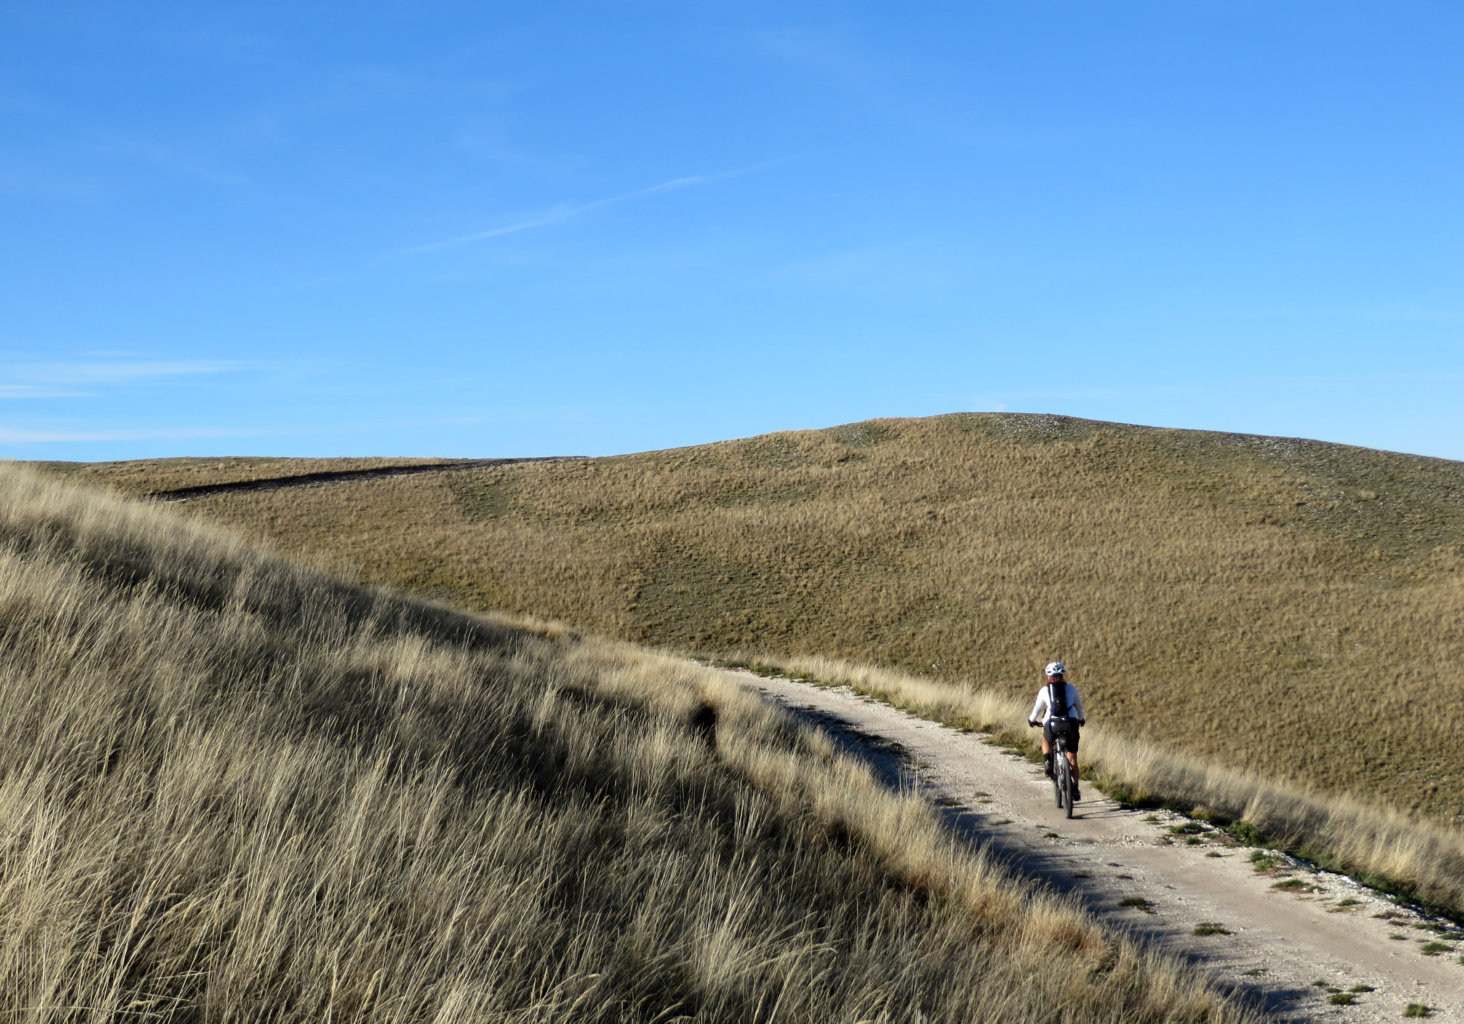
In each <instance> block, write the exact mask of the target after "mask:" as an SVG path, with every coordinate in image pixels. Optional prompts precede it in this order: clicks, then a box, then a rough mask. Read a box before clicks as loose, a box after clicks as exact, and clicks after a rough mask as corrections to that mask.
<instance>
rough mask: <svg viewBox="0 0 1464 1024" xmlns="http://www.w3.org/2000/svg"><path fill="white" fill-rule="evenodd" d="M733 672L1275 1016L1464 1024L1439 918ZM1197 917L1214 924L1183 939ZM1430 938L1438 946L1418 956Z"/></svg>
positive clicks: (922, 727)
mask: <svg viewBox="0 0 1464 1024" xmlns="http://www.w3.org/2000/svg"><path fill="white" fill-rule="evenodd" d="M734 674H735V675H737V676H738V678H739V679H740V680H741V681H742V682H743V683H744V685H747V686H750V687H752V688H754V689H756V690H758V691H759V692H761V693H762V694H764V695H765V696H767V697H769V698H771V699H773V700H775V701H777V702H778V703H780V704H782V705H784V706H786V707H788V708H789V709H791V710H792V711H794V712H795V713H797V714H798V715H799V716H800V717H802V718H803V719H805V720H806V721H809V722H812V723H813V724H816V725H818V726H819V727H821V728H824V729H826V730H828V731H829V732H831V733H833V734H834V735H835V736H837V737H838V738H839V739H840V740H841V741H842V742H843V743H845V744H846V745H847V746H848V747H850V748H851V749H854V750H856V751H857V752H859V753H860V754H862V755H863V756H865V757H867V758H869V759H870V760H871V762H872V763H873V764H875V766H876V767H877V768H879V770H880V771H881V772H882V773H883V774H884V776H885V777H886V778H887V779H888V780H889V781H890V782H891V783H892V784H903V785H913V786H915V787H917V788H918V790H919V791H921V792H923V793H924V794H925V795H926V796H928V797H929V798H930V799H931V800H932V801H933V802H935V803H936V804H937V805H938V806H941V807H943V809H944V813H945V814H946V817H947V819H948V821H949V822H950V824H951V825H952V827H954V828H955V829H956V830H957V831H958V832H960V833H961V834H962V835H963V836H965V837H966V838H968V839H969V840H970V841H971V842H973V843H974V844H976V845H978V846H981V847H985V848H988V849H990V850H991V851H992V852H993V853H995V854H996V855H997V856H998V857H999V858H1001V859H1002V860H1004V861H1005V862H1007V863H1009V864H1011V865H1012V866H1013V867H1015V868H1016V869H1017V870H1018V871H1020V872H1021V873H1023V874H1026V875H1030V876H1034V877H1037V878H1039V879H1042V880H1043V881H1045V882H1046V883H1047V884H1049V885H1051V886H1053V887H1054V888H1057V889H1060V890H1062V891H1064V892H1069V893H1072V894H1073V895H1074V896H1075V897H1076V898H1077V899H1078V900H1080V901H1081V902H1082V903H1083V904H1084V905H1085V906H1086V907H1087V908H1088V909H1089V910H1090V911H1092V912H1093V913H1094V914H1095V915H1096V916H1098V917H1099V918H1100V919H1102V920H1103V921H1104V922H1105V923H1107V924H1111V925H1118V926H1120V927H1123V928H1126V929H1128V930H1130V931H1131V932H1133V933H1134V934H1135V935H1138V936H1140V937H1142V938H1143V939H1144V940H1146V941H1149V942H1152V943H1154V944H1156V945H1158V946H1160V947H1161V948H1163V949H1166V950H1168V951H1171V952H1175V953H1178V954H1181V955H1182V956H1184V957H1186V958H1187V959H1189V960H1190V961H1191V962H1193V963H1194V964H1195V965H1196V969H1199V970H1206V971H1209V972H1211V973H1213V974H1214V975H1215V976H1217V977H1218V978H1220V979H1221V980H1222V981H1223V982H1224V983H1226V984H1228V985H1232V986H1235V987H1238V988H1242V989H1244V990H1246V991H1248V992H1250V993H1252V994H1254V995H1255V997H1256V998H1258V999H1259V1000H1260V1001H1261V1002H1262V1004H1263V1005H1264V1006H1265V1007H1266V1008H1267V1009H1268V1010H1270V1011H1271V1012H1272V1013H1274V1014H1276V1015H1277V1017H1278V1018H1280V1019H1282V1020H1307V1021H1311V1020H1328V1021H1339V1022H1341V1021H1347V1022H1354V1021H1355V1022H1366V1024H1373V1022H1382V1021H1397V1020H1400V1019H1402V1017H1403V1012H1404V1010H1405V1008H1406V1007H1407V1006H1408V1005H1409V1004H1410V1003H1418V1004H1423V1005H1426V1006H1429V1007H1432V1008H1434V1013H1433V1014H1432V1015H1431V1016H1430V1017H1429V1018H1428V1019H1430V1020H1436V1021H1454V1022H1464V964H1461V962H1460V959H1461V955H1464V943H1461V942H1460V941H1459V939H1458V938H1454V936H1458V937H1459V938H1464V935H1461V933H1460V931H1459V930H1458V929H1455V928H1452V927H1450V926H1449V923H1448V922H1444V921H1439V920H1437V919H1430V918H1427V917H1425V916H1423V915H1421V914H1418V913H1416V912H1414V911H1412V910H1408V909H1405V908H1400V907H1398V906H1396V905H1395V904H1393V903H1392V902H1391V901H1390V900H1388V899H1386V898H1385V897H1382V896H1379V895H1378V894H1376V893H1374V892H1372V891H1371V890H1368V889H1366V888H1364V887H1363V886H1361V885H1359V884H1358V883H1356V882H1354V881H1352V880H1351V879H1348V878H1345V877H1343V876H1340V875H1333V874H1327V873H1324V872H1318V871H1315V870H1313V869H1311V868H1309V867H1308V866H1307V865H1305V864H1301V863H1300V862H1296V861H1291V860H1289V859H1287V858H1284V857H1279V855H1278V857H1279V860H1280V863H1279V864H1278V865H1277V866H1276V867H1275V868H1272V869H1271V870H1269V871H1258V870H1257V869H1256V867H1255V865H1254V864H1253V863H1252V861H1251V854H1252V851H1251V850H1250V849H1249V848H1247V847H1243V846H1238V845H1234V844H1233V843H1232V842H1231V841H1230V840H1229V838H1228V837H1227V836H1225V835H1224V834H1222V833H1220V832H1218V831H1214V830H1210V829H1209V828H1208V826H1203V825H1201V824H1200V823H1195V822H1190V821H1189V819H1186V818H1183V817H1181V816H1179V815H1175V814H1169V813H1166V812H1162V811H1161V812H1157V813H1150V812H1146V811H1130V810H1124V809H1123V808H1121V807H1119V806H1118V804H1116V803H1114V802H1113V801H1111V800H1107V799H1104V798H1103V794H1102V793H1100V792H1098V791H1097V790H1095V789H1093V788H1092V787H1090V786H1085V787H1084V793H1083V795H1084V797H1085V799H1084V800H1083V801H1082V802H1080V803H1079V804H1078V805H1077V807H1078V810H1077V814H1076V816H1075V817H1074V818H1073V819H1072V820H1071V821H1068V820H1066V819H1065V818H1063V817H1062V815H1061V813H1060V812H1059V811H1058V810H1057V808H1056V807H1055V806H1054V804H1053V799H1052V787H1051V784H1050V783H1048V782H1047V780H1046V779H1045V778H1043V776H1042V773H1041V771H1040V769H1039V768H1037V767H1034V766H1033V765H1031V764H1030V763H1029V762H1028V761H1026V760H1025V759H1024V758H1021V757H1018V756H1016V755H1013V754H1009V753H1006V752H1004V751H1002V750H1000V749H998V748H997V747H995V746H992V745H990V744H988V743H986V742H984V740H983V737H981V736H980V735H979V734H970V733H961V732H958V731H956V730H954V729H949V728H946V727H944V726H941V725H937V724H934V723H931V722H927V721H923V720H921V719H918V718H915V717H913V716H911V715H907V714H905V713H904V712H902V711H898V710H895V709H893V708H891V707H889V706H887V705H885V704H881V703H878V702H876V701H873V700H870V699H868V698H864V697H860V696H858V695H856V694H854V693H853V692H852V691H851V690H849V689H847V688H839V689H828V688H823V687H818V686H813V685H810V684H806V683H798V682H794V681H792V680H784V679H765V678H760V677H758V676H753V675H750V674H747V673H734ZM1178 829H1204V830H1205V831H1200V832H1189V833H1186V832H1180V831H1175V830H1178ZM1191 839H1193V840H1194V842H1190V840H1191ZM1278 885H1289V886H1292V887H1294V888H1293V889H1291V890H1288V889H1285V888H1278V887H1277V886H1278ZM1141 900H1142V901H1147V902H1148V906H1147V908H1146V907H1144V906H1142V905H1141V904H1139V903H1138V901H1141ZM1125 901H1128V903H1125ZM1344 901H1355V902H1344ZM1206 924H1210V925H1218V926H1219V927H1220V928H1222V929H1224V932H1223V933H1222V932H1215V933H1212V934H1208V935H1197V934H1195V931H1196V929H1197V928H1199V927H1200V926H1201V925H1206ZM1437 929H1444V931H1442V932H1440V931H1439V930H1437ZM1429 942H1434V943H1435V944H1436V945H1442V946H1448V947H1449V950H1448V951H1447V952H1442V953H1440V954H1437V955H1433V956H1429V955H1426V954H1425V953H1424V950H1425V949H1426V948H1429V947H1427V946H1426V945H1425V944H1426V943H1429ZM1362 985H1366V986H1371V988H1372V991H1368V992H1356V993H1352V994H1353V996H1354V998H1355V1000H1356V1001H1355V1002H1354V1003H1352V1004H1351V1005H1339V1004H1334V1003H1333V1002H1332V1001H1331V1000H1332V997H1333V996H1334V995H1346V994H1347V993H1348V992H1349V990H1351V989H1353V988H1354V987H1356V986H1362Z"/></svg>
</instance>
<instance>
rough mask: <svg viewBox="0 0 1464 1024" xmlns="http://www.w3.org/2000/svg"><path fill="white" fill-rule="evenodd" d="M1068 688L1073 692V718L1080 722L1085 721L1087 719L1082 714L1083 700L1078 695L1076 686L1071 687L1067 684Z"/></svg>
mask: <svg viewBox="0 0 1464 1024" xmlns="http://www.w3.org/2000/svg"><path fill="white" fill-rule="evenodd" d="M1069 688H1070V689H1071V690H1072V691H1073V699H1072V712H1073V717H1074V718H1076V719H1077V720H1078V721H1080V722H1081V721H1083V720H1085V719H1086V718H1087V717H1088V716H1087V715H1085V714H1083V698H1082V696H1081V695H1080V694H1079V693H1078V688H1077V687H1076V686H1072V684H1069Z"/></svg>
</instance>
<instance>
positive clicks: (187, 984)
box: [0, 467, 1248, 1024]
mask: <svg viewBox="0 0 1464 1024" xmlns="http://www.w3.org/2000/svg"><path fill="white" fill-rule="evenodd" d="M0 810H3V813H0V821H3V822H4V827H3V829H0V1013H3V1014H4V1016H5V1017H6V1018H7V1019H13V1020H22V1021H61V1020H64V1021H76V1020H97V1021H102V1020H107V1021H126V1020H143V1019H147V1020H160V1021H176V1022H185V1021H186V1022H211V1021H251V1022H253V1021H260V1020H271V1021H281V1022H287V1021H321V1020H343V1021H344V1020H350V1021H359V1022H371V1021H382V1022H385V1021H393V1022H394V1021H424V1022H425V1021H433V1022H441V1024H448V1022H452V1021H473V1022H483V1021H498V1022H525V1024H527V1022H530V1021H532V1022H535V1024H538V1022H555V1021H576V1022H579V1021H586V1022H590V1021H593V1022H600V1021H604V1022H612V1021H649V1020H668V1021H669V1020H699V1021H729V1022H731V1021H737V1022H742V1021H760V1020H766V1021H772V1020H778V1021H793V1022H800V1021H849V1022H853V1021H856V1020H858V1021H893V1020H901V1021H903V1020H909V1019H912V1017H913V1016H914V1015H916V1014H917V1013H918V1015H919V1016H920V1019H923V1020H929V1021H967V1020H983V1021H999V1022H1011V1024H1036V1022H1038V1021H1064V1022H1070V1024H1087V1022H1095V1024H1096V1022H1099V1021H1112V1022H1115V1024H1117V1022H1125V1024H1146V1022H1154V1024H1161V1022H1174V1024H1179V1022H1200V1021H1211V1022H1215V1024H1220V1022H1231V1021H1234V1022H1236V1024H1240V1022H1242V1021H1245V1020H1247V1019H1248V1018H1247V1017H1246V1015H1245V1014H1243V1013H1242V1012H1240V1011H1239V1010H1237V1009H1235V1008H1234V1007H1233V1006H1231V1005H1228V1004H1227V1003H1225V1001H1224V1000H1222V999H1220V998H1218V997H1216V996H1215V995H1214V994H1212V993H1210V992H1207V991H1206V990H1205V989H1204V987H1203V986H1202V985H1199V984H1196V983H1195V982H1194V981H1193V980H1192V978H1191V975H1192V972H1188V971H1186V970H1184V969H1182V968H1178V967H1176V966H1174V965H1169V964H1165V963H1162V962H1159V961H1155V960H1151V959H1148V958H1145V957H1143V956H1141V955H1139V954H1138V953H1136V952H1135V950H1134V949H1133V948H1132V947H1130V946H1129V945H1127V944H1126V943H1125V942H1123V941H1121V940H1117V939H1113V938H1111V937H1107V936H1105V935H1103V934H1102V933H1100V932H1099V931H1097V930H1096V929H1095V928H1094V927H1093V926H1092V925H1091V924H1090V923H1088V922H1087V921H1085V920H1084V919H1083V918H1082V917H1081V916H1079V915H1077V914H1075V913H1073V912H1071V911H1069V910H1067V909H1065V908H1064V907H1063V906H1061V905H1059V904H1057V903H1054V902H1053V901H1051V900H1050V899H1048V898H1046V897H1043V896H1040V895H1034V894H1030V893H1025V892H1023V891H1022V890H1021V889H1020V887H1018V886H1017V885H1015V884H1014V883H1013V882H1012V881H1011V880H1010V879H1008V878H1006V877H1005V876H1004V875H1003V874H1002V873H1001V872H1000V871H998V870H996V869H994V868H993V867H992V866H991V865H989V864H987V863H985V862H983V861H981V860H979V859H974V858H972V857H971V856H970V855H968V854H966V853H964V852H962V851H961V850H959V849H957V848H956V847H954V846H953V845H952V844H951V843H950V842H949V840H948V839H947V838H946V837H945V835H944V833H943V832H942V831H941V829H940V828H939V827H938V826H937V824H936V822H935V819H934V817H933V816H932V814H931V812H930V811H929V810H928V809H926V808H925V807H923V805H921V804H920V803H919V802H917V801H914V800H912V799H907V798H902V797H900V796H898V795H896V794H890V793H887V792H885V791H883V790H881V789H880V788H879V786H878V785H877V784H876V783H874V782H873V780H872V779H871V778H870V777H869V775H868V774H867V773H866V772H864V771H863V770H862V769H860V768H858V767H857V766H855V765H853V764H852V763H850V762H848V761H845V760H843V759H842V758H840V757H838V756H837V755H836V754H834V752H833V751H832V750H831V749H830V748H829V746H828V745H827V744H826V743H824V742H821V741H820V739H819V738H818V737H817V736H814V735H812V734H808V733H804V732H802V731H800V730H798V729H797V728H796V727H794V726H793V725H792V724H791V722H790V721H789V720H787V719H785V718H783V717H781V716H779V715H777V714H775V713H773V712H772V711H770V710H769V709H768V708H767V707H765V706H764V705H762V704H761V703H760V702H758V701H756V700H755V699H753V698H751V697H749V696H748V695H746V694H745V693H744V692H743V691H741V690H739V689H737V688H735V687H733V686H731V685H730V684H728V683H726V682H724V681H722V680H721V679H720V678H719V677H717V676H715V675H713V674H711V673H706V672H703V671H700V670H696V669H694V668H691V667H688V666H686V665H685V664H684V663H679V662H673V661H671V660H669V659H666V658H660V657H656V656H653V655H649V654H646V653H643V652H639V651H636V650H633V649H629V648H624V647H617V646H613V645H610V644H607V643H603V642H588V641H576V640H574V639H572V638H569V637H559V638H555V637H553V636H550V635H532V634H530V633H527V632H525V631H523V630H521V629H518V628H514V627H512V626H510V625H507V624H504V623H501V622H496V621H490V620H487V619H482V618H474V617H469V616H466V615H462V614H459V613H455V612H452V611H449V610H446V609H443V608H440V607H432V606H428V605H424V604H420V603H415V602H413V601H409V600H406V599H402V598H398V597H393V596H391V595H388V594H384V593H380V592H374V591H370V590H365V589H360V588H357V587H354V586H350V585H346V584H344V583H340V582H335V581H332V580H330V579H328V578H324V577H320V576H315V575H312V574H310V573H308V572H305V571H303V570H300V569H297V568H292V567H291V566H289V565H286V564H284V563H282V562H280V561H277V560H275V559H273V558H271V557H268V556H266V555H263V554H261V553H260V552H258V551H256V550H252V549H250V548H248V547H245V546H243V545H242V544H240V543H237V542H234V541H230V540H228V539H226V538H223V537H219V536H215V535H213V534H211V533H209V532H206V531H202V530H199V529H196V528H192V527H190V526H188V524H186V523H182V522H179V521H177V520H176V519H174V518H173V517H171V516H170V515H167V514H165V513H164V512H163V511H161V510H158V509H153V508H146V507H139V506H125V505H123V504H121V503H119V502H116V501H114V500H111V499H108V498H106V497H103V496H98V495H95V494H92V495H86V496H83V495H81V494H79V493H77V492H74V491H71V490H69V489H66V488H64V487H62V486H60V485H57V484H55V483H46V482H41V481H38V480H37V479H36V478H35V477H33V476H32V475H30V474H27V473H25V472H22V471H19V470H17V469H15V468H14V467H0Z"/></svg>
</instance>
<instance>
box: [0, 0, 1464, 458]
mask: <svg viewBox="0 0 1464 1024" xmlns="http://www.w3.org/2000/svg"><path fill="white" fill-rule="evenodd" d="M1461 52H1464V6H1461V5H1459V4H1456V3H1453V2H1438V3H1421V2H1409V0H1401V2H1388V3H1382V2H1378V3H1345V2H1344V3H1331V2H1329V3H1321V2H1315V3H1311V2H1266V3H1250V2H1243V0H1242V2H1226V3H1218V2H1216V3H1208V2H1192V3H1190V2H1186V3H1175V2H1173V0H1165V2H1124V0H1112V2H1098V0H1084V2H1070V3H1061V2H1046V0H1033V2H1021V3H1015V2H1013V3H994V2H966V3H928V4H915V5H895V4H874V3H797V2H784V3H761V2H757V0H745V2H726V3H721V2H715V0H708V2H689V0H682V2H675V3H672V2H665V3H660V2H605V3H598V4H592V3H571V2H557V0H546V2H540V3H536V4H500V3H492V2H490V3H487V4H484V3H472V4H469V3H446V2H438V0H412V2H409V3H408V2H402V3H396V2H388V3H373V2H370V0H362V2H357V3H351V4H345V3H338V2H336V0H322V2H316V3H309V2H300V0H292V2H290V3H273V2H251V3H209V2H195V3H181V2H175V3H150V2H126V0H121V2H119V0H109V2H107V3H95V2H87V0H78V2H68V3H65V4H39V3H18V2H17V3H9V4H5V5H3V7H0V58H3V59H0V127H3V130H0V210H3V223H4V225H5V226H4V230H3V231H0V310H3V316H0V368H3V372H0V456H4V457H13V458H23V459H39V458H54V459H80V460H99V459H122V458H144V457H155V456H163V455H214V454H259V455H265V454H269V455H322V456H333V455H424V456H425V455H442V456H485V457H486V456H509V455H551V454H588V455H599V454H610V453H616V452H629V451H640V450H647V449H654V448H666V447H674V446H679V445H687V444H696V443H701V442H706V441H713V440H720V439H724V438H731V437H742V436H748V435H752V434H757V433H762V432H766V431H771V430H780V429H801V428H811V427H825V426H832V425H835V424H839V423H846V422H851V421H855V420H861V419H867V418H871V417H877V416H923V415H931V414H937V413H945V412H956V411H971V410H975V411H994V410H1007V411H1021V412H1053V413H1063V414H1067V415H1074V416H1083V417H1090V418H1095V419H1104V420H1118V421H1122V422H1130V423H1146V424H1154V425H1160V426H1173V427H1196V428H1205V429H1218V430H1231V431H1241V432H1247V433H1265V434H1281V435H1288V436H1302V437H1312V438H1319V439H1323V440H1330V441H1342V442H1347V443H1353V444H1360V445H1366V446H1369V447H1378V448H1389V449H1394V450H1400V451H1409V452H1417V453H1421V454H1427V455H1436V456H1442V457H1446V458H1453V459H1464V413H1461V412H1460V404H1459V403H1458V402H1457V401H1456V400H1455V397H1454V392H1455V390H1456V389H1457V388H1458V387H1459V386H1460V384H1461V383H1464V292H1461V286H1464V273H1461V272H1464V188H1461V183H1464V135H1461V127H1464V122H1461V111H1464V71H1461V67H1464V65H1461V62H1460V61H1459V57H1458V55H1459V54H1460V53H1461Z"/></svg>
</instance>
